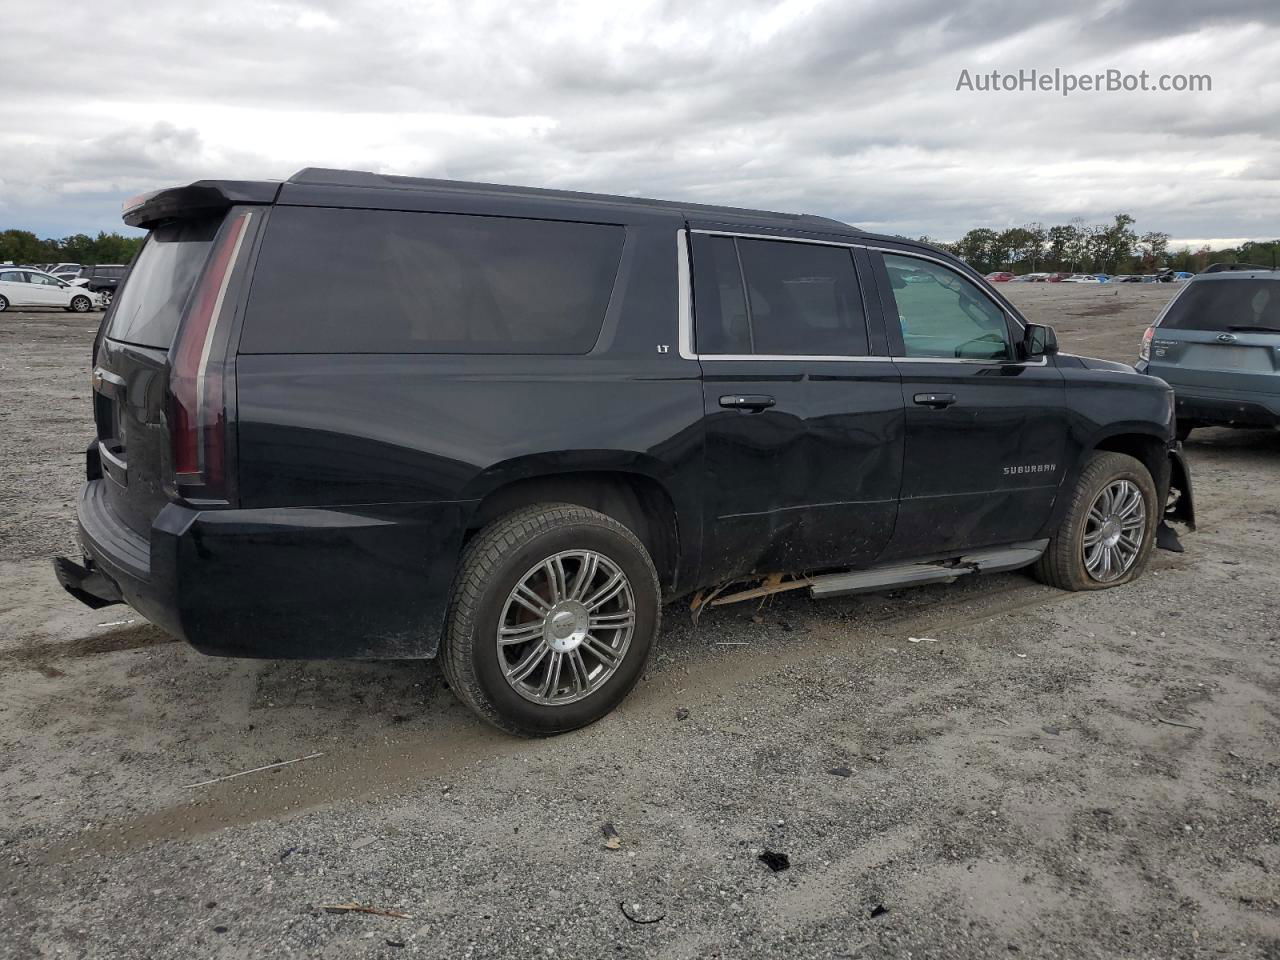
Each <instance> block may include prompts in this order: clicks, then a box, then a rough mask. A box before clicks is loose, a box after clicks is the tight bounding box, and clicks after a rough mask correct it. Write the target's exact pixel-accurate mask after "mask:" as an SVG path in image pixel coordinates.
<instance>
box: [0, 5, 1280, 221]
mask: <svg viewBox="0 0 1280 960" xmlns="http://www.w3.org/2000/svg"><path fill="white" fill-rule="evenodd" d="M1057 6H1059V7H1062V8H1064V9H1062V10H1059V11H1056V12H1044V11H1042V10H1041V9H1038V8H1039V7H1041V5H1040V4H1031V3H1021V4H1019V3H1008V2H1001V3H971V4H965V3H963V2H957V0H876V2H848V0H844V2H840V0H832V2H815V0H795V2H786V0H784V2H767V3H766V2H759V3H753V2H750V0H714V2H703V3H689V2H667V3H661V2H659V3H625V2H621V0H614V2H602V0H599V2H584V3H571V2H566V3H554V4H553V3H547V2H533V3H522V2H513V0H502V2H488V0H469V2H459V3H457V4H446V3H425V2H411V0H406V2H401V3H393V2H377V0H369V2H365V0H315V2H297V3H293V2H285V3H250V2H223V0H203V2H201V3H199V4H178V3H170V2H164V3H130V2H128V0H118V2H112V3H103V2H101V0H96V2H86V3H80V2H76V0H62V2H60V3H58V4H57V5H56V15H54V14H53V13H50V14H49V15H45V16H35V15H30V11H26V12H24V13H23V15H21V16H11V17H7V18H5V24H4V27H3V28H2V30H0V50H2V51H3V52H4V60H5V63H6V64H7V66H6V70H5V84H4V90H3V93H2V94H0V228H4V227H21V228H25V229H30V230H34V231H36V232H37V233H38V234H40V235H42V236H62V235H65V234H68V233H72V232H78V231H96V230H99V229H108V230H111V229H117V228H119V229H125V228H123V226H122V224H121V223H120V219H119V212H120V202H121V200H122V199H123V198H124V197H127V196H131V195H133V194H135V193H138V192H141V191H143V190H149V189H154V188H156V187H159V186H165V185H169V184H173V183H179V182H184V181H190V180H193V179H199V178H202V177H211V178H219V177H223V178H274V179H283V178H287V177H288V176H290V175H291V174H292V173H294V172H295V171H296V170H298V169H299V168H301V167H305V166H343V167H351V168H356V169H367V170H377V171H383V172H389V173H402V174H410V175H426V176H434V177H452V178H457V179H469V180H484V181H493V182H500V183H515V184H528V185H534V186H555V187H565V188H572V189H582V190H595V191H602V192H612V193H626V194H635V195H642V196H655V197H660V198H664V199H688V200H697V201H704V202H712V203H731V204H737V205H743V206H758V207H767V208H774V209H781V210H787V211H796V212H807V213H818V214H823V215H827V216H833V217H837V218H839V219H841V220H845V221H848V222H851V223H855V224H858V225H860V226H863V227H866V228H870V229H874V230H878V231H882V232H887V233H901V234H906V235H909V236H917V235H920V234H929V235H931V236H933V237H937V238H940V239H954V238H955V237H957V236H959V235H960V234H961V233H962V232H963V231H964V230H966V229H968V228H970V227H973V226H990V227H996V228H1003V227H1007V226H1013V225H1019V224H1023V223H1026V222H1028V221H1033V220H1038V221H1043V222H1045V223H1054V222H1065V221H1067V220H1070V219H1071V218H1073V217H1076V216H1082V217H1084V218H1086V219H1087V220H1089V221H1090V222H1093V221H1100V220H1103V219H1107V218H1109V217H1110V215H1111V214H1113V213H1115V212H1117V211H1126V212H1129V213H1132V214H1133V215H1134V216H1136V217H1137V220H1138V223H1137V228H1138V229H1139V230H1140V231H1146V230H1164V231H1166V232H1169V233H1171V234H1173V235H1174V237H1175V238H1179V239H1184V240H1191V241H1196V240H1202V239H1214V240H1225V239H1232V240H1234V239H1240V238H1253V239H1271V238H1273V237H1277V236H1280V71H1277V65H1280V4H1278V3H1276V2H1275V0H1265V2H1264V0H1259V2H1248V0H1246V2H1239V3H1232V4H1227V3H1219V2H1215V0H1194V2H1191V0H1159V2H1122V0H1109V2H1095V3H1080V4H1077V5H1075V9H1074V10H1072V11H1070V12H1068V11H1067V10H1066V9H1065V8H1067V7H1070V6H1072V5H1071V4H1067V3H1062V4H1058V5H1057ZM1055 67H1056V68H1060V69H1062V70H1064V71H1071V72H1075V73H1081V74H1084V73H1094V72H1098V71H1105V70H1106V69H1108V68H1116V69H1119V70H1122V71H1125V72H1132V73H1137V72H1138V71H1141V70H1147V71H1149V72H1150V74H1151V75H1152V79H1153V81H1154V80H1155V78H1157V77H1158V76H1159V75H1161V74H1164V73H1169V74H1174V73H1181V74H1191V73H1194V74H1209V75H1210V76H1211V77H1212V91H1210V92H1201V93H1172V92H1166V93H1162V92H1145V93H1144V92H1133V93H1106V92H1097V93H1083V92H1077V93H1075V94H1073V95H1072V96H1069V97H1065V98H1064V97H1063V96H1061V95H1060V94H1058V93H1053V92H1023V93H980V92H968V91H959V92H957V90H956V85H957V82H958V79H959V77H960V75H961V70H964V69H967V70H969V71H970V72H971V74H974V75H976V74H978V73H979V72H984V71H985V72H990V71H991V70H993V69H996V70H1000V71H1002V72H1016V71H1018V70H1019V69H1031V68H1036V69H1039V70H1041V71H1049V72H1052V71H1053V69H1054V68H1055Z"/></svg>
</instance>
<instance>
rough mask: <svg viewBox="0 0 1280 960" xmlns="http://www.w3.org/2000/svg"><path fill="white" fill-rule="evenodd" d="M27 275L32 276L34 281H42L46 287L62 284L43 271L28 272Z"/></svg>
mask: <svg viewBox="0 0 1280 960" xmlns="http://www.w3.org/2000/svg"><path fill="white" fill-rule="evenodd" d="M27 276H29V277H30V278H31V282H32V283H41V284H44V285H45V286H46V287H57V286H61V284H59V283H58V281H57V280H55V279H54V278H53V277H46V276H45V275H44V274H43V273H30V274H27Z"/></svg>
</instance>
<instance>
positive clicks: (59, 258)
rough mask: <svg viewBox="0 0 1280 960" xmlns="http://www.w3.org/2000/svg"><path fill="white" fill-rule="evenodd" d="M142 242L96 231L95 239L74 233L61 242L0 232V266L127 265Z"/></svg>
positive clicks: (18, 232) (19, 232)
mask: <svg viewBox="0 0 1280 960" xmlns="http://www.w3.org/2000/svg"><path fill="white" fill-rule="evenodd" d="M142 239H143V238H142V237H124V236H121V235H120V234H118V233H114V232H113V233H106V232H104V231H99V232H98V235H97V236H96V237H91V236H89V235H88V234H87V233H77V234H73V235H72V236H69V237H63V238H62V239H61V240H54V239H46V240H41V239H40V238H39V237H37V236H36V235H35V234H34V233H32V232H31V231H30V230H3V231H0V263H9V262H13V263H83V264H93V263H129V262H130V261H131V260H132V259H133V258H134V255H135V254H137V252H138V248H139V247H141V246H142Z"/></svg>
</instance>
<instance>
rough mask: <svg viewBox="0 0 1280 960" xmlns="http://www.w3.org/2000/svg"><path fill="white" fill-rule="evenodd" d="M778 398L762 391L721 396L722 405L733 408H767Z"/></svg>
mask: <svg viewBox="0 0 1280 960" xmlns="http://www.w3.org/2000/svg"><path fill="white" fill-rule="evenodd" d="M775 403H777V401H776V400H774V399H773V397H768V396H765V395H764V394H762V393H734V394H730V395H728V396H724V397H721V398H720V406H722V407H728V408H730V409H733V410H767V409H768V408H769V407H772V406H773V405H774V404H775Z"/></svg>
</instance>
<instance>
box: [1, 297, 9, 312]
mask: <svg viewBox="0 0 1280 960" xmlns="http://www.w3.org/2000/svg"><path fill="white" fill-rule="evenodd" d="M8 309H9V298H8V297H0V313H4V312H5V311H6V310H8Z"/></svg>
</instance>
